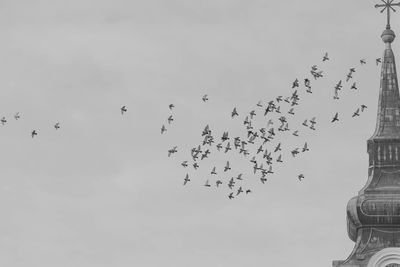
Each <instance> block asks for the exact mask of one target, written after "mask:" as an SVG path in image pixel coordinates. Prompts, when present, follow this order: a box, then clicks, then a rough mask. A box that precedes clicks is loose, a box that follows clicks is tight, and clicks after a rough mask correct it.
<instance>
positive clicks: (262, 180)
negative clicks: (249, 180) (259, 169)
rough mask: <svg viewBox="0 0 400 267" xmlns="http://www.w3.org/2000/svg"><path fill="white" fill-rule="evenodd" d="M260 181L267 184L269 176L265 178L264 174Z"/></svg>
mask: <svg viewBox="0 0 400 267" xmlns="http://www.w3.org/2000/svg"><path fill="white" fill-rule="evenodd" d="M260 181H261V182H262V183H263V184H265V182H266V181H267V178H265V176H263V177H261V178H260Z"/></svg>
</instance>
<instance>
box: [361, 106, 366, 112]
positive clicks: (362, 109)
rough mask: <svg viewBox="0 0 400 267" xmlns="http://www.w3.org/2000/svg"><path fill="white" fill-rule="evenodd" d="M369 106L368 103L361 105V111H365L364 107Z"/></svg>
mask: <svg viewBox="0 0 400 267" xmlns="http://www.w3.org/2000/svg"><path fill="white" fill-rule="evenodd" d="M366 108H367V106H366V105H364V104H363V105H361V112H364V109H366Z"/></svg>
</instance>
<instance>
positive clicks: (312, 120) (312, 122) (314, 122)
mask: <svg viewBox="0 0 400 267" xmlns="http://www.w3.org/2000/svg"><path fill="white" fill-rule="evenodd" d="M316 119H317V118H316V117H313V118H311V120H310V123H311V124H312V125H314V124H316V123H317V122H316V121H315V120H316Z"/></svg>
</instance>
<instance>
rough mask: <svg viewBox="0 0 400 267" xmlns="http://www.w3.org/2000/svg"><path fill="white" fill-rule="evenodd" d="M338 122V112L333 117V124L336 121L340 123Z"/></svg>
mask: <svg viewBox="0 0 400 267" xmlns="http://www.w3.org/2000/svg"><path fill="white" fill-rule="evenodd" d="M338 120H339V113H338V112H336V114H335V116H334V117H333V119H332V121H331V122H335V121H338Z"/></svg>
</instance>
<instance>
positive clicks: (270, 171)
mask: <svg viewBox="0 0 400 267" xmlns="http://www.w3.org/2000/svg"><path fill="white" fill-rule="evenodd" d="M267 173H271V174H272V173H274V172H273V171H272V165H269V169H268V171H267Z"/></svg>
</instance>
